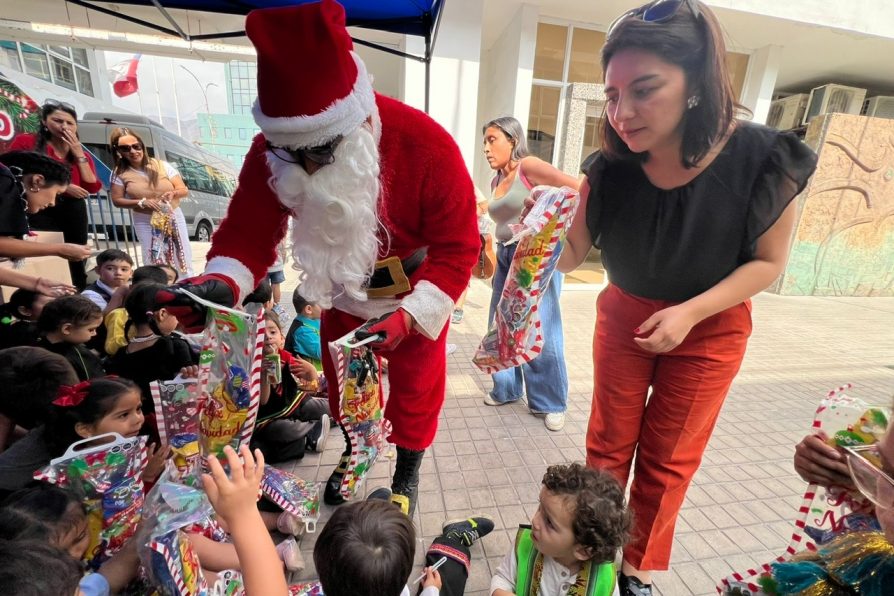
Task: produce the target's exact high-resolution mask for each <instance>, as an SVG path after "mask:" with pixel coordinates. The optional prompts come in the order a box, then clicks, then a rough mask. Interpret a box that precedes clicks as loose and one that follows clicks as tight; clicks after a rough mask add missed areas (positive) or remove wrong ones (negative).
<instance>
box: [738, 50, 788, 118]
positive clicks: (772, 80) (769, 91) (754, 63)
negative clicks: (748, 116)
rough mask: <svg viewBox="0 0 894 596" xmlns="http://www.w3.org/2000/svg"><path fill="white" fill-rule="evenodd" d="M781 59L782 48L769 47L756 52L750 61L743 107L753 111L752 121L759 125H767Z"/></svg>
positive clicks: (743, 94)
mask: <svg viewBox="0 0 894 596" xmlns="http://www.w3.org/2000/svg"><path fill="white" fill-rule="evenodd" d="M781 58H782V46H776V45H768V46H764V47H762V48H760V49H758V50H756V51H755V52H754V53H753V54H751V59H750V60H749V61H748V73H747V74H746V75H745V84H744V85H743V86H742V105H744V106H745V107H746V108H748V109H749V110H751V111H752V113H753V114H754V117H753V118H752V120H753V121H754V122H757V123H759V124H764V123H766V121H767V115H768V114H769V113H770V102H771V101H772V100H773V91H774V90H775V89H776V77H777V75H778V74H779V62H780V60H781Z"/></svg>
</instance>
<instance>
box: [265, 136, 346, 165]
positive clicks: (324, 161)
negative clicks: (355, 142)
mask: <svg viewBox="0 0 894 596" xmlns="http://www.w3.org/2000/svg"><path fill="white" fill-rule="evenodd" d="M343 138H344V137H342V136H341V135H339V136H337V137H335V138H334V139H332V140H331V141H329V142H328V143H326V144H325V145H319V146H317V147H306V148H303V149H286V148H285V147H277V146H276V145H273V144H271V143H270V141H267V150H268V151H270V152H271V153H273V155H275V156H276V157H277V158H279V159H281V160H283V161H286V162H288V163H296V164H301V163H304V161H305V160H307V161H312V162H314V163H315V164H317V165H321V166H328V165H329V164H331V163H335V150H336V149H337V148H338V145H339V144H340V143H341V142H342V139H343Z"/></svg>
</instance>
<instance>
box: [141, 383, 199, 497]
mask: <svg viewBox="0 0 894 596" xmlns="http://www.w3.org/2000/svg"><path fill="white" fill-rule="evenodd" d="M150 389H151V391H152V400H153V402H154V403H155V419H156V421H157V425H158V435H159V439H160V440H161V444H162V445H170V446H171V452H172V456H171V465H172V466H173V470H174V471H173V476H172V478H173V479H174V480H175V481H177V482H183V483H186V484H189V485H190V486H199V482H200V480H199V474H200V473H201V470H202V461H201V456H200V454H199V400H200V393H201V392H200V390H199V381H198V379H180V378H176V379H173V380H171V381H156V382H154V383H151V384H150Z"/></svg>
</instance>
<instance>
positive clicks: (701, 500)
mask: <svg viewBox="0 0 894 596" xmlns="http://www.w3.org/2000/svg"><path fill="white" fill-rule="evenodd" d="M288 274H289V277H290V278H291V277H292V276H293V272H288ZM294 283H295V282H294V281H291V280H290V281H289V282H287V283H286V284H285V287H286V288H289V289H291V288H292V287H294ZM489 293H490V290H489V288H488V287H487V286H485V285H484V284H483V283H481V282H477V281H476V282H474V283H473V284H472V289H471V291H470V292H469V296H468V300H467V302H466V308H465V312H466V317H465V320H464V321H463V322H462V323H460V324H459V325H453V326H452V329H451V332H450V337H449V339H448V341H450V342H452V343H455V344H457V350H456V352H454V353H453V354H452V355H450V356H449V357H448V361H449V367H448V387H447V400H446V402H445V407H444V410H443V411H442V413H441V422H440V428H439V431H438V435H437V439H436V441H435V443H434V446H433V448H432V449H431V450H430V452H429V454H428V455H427V456H426V458H425V461H424V463H423V466H422V476H421V484H420V490H421V492H420V499H419V507H418V509H417V513H416V518H415V521H416V527H417V529H418V532H419V537H418V539H419V544H418V548H417V559H419V560H420V561H421V558H422V553H423V552H424V549H425V547H426V546H427V545H428V543H429V542H430V541H431V539H432V537H434V536H435V535H437V534H438V533H439V531H440V527H441V523H442V521H443V520H444V519H446V518H453V517H459V516H462V517H464V516H466V515H467V514H468V513H469V512H472V511H477V512H484V513H487V514H489V515H491V516H492V517H493V518H494V520H495V522H496V530H495V531H494V532H493V533H492V534H491V535H489V536H487V537H486V538H485V539H484V540H482V541H481V543H480V544H476V545H475V546H474V547H473V549H472V557H473V562H472V571H471V575H470V577H469V582H468V585H467V591H466V593H467V594H470V595H476V596H477V595H484V594H487V588H488V586H489V582H490V576H491V572H492V571H493V570H494V569H496V566H497V565H498V564H499V562H500V560H501V558H502V557H503V555H504V554H505V553H506V552H507V551H508V550H509V549H510V548H511V547H512V540H513V537H514V532H515V528H516V527H517V525H518V524H519V523H525V522H526V521H527V520H529V519H530V516H531V515H532V514H533V512H534V509H535V508H536V502H537V495H538V491H539V479H540V477H541V476H542V474H543V472H544V470H545V468H546V466H547V465H549V464H552V463H559V462H567V461H573V460H582V459H583V457H584V450H583V445H584V433H585V429H586V424H587V416H588V413H589V406H590V392H591V389H592V378H591V377H592V360H591V357H590V345H591V341H592V332H593V322H594V319H595V296H596V289H595V288H592V287H590V288H587V287H583V286H575V285H573V284H566V286H565V291H564V292H563V295H562V314H563V317H564V329H565V346H566V349H565V351H566V359H567V363H568V372H569V377H570V395H569V404H568V422H567V424H566V427H565V429H564V431H562V432H558V433H553V432H550V431H548V430H546V428H545V427H544V426H543V421H542V419H539V418H535V417H533V416H532V415H530V414H529V413H528V411H527V409H526V407H525V406H524V405H523V404H511V405H507V406H503V407H500V408H493V407H488V406H485V405H484V404H483V403H482V402H481V399H482V397H483V395H484V394H485V393H486V391H487V390H488V389H489V387H490V380H489V378H488V377H487V375H484V374H482V373H480V372H478V370H477V369H476V368H475V367H474V366H473V365H472V363H471V361H470V359H471V355H472V353H473V351H474V349H475V347H476V346H477V343H478V340H479V339H480V336H481V335H482V334H483V332H484V329H485V323H486V317H487V312H486V308H487V304H488V300H489ZM284 294H285V295H284V299H283V301H284V302H286V303H288V300H289V294H288V293H284ZM753 317H754V333H753V335H752V338H751V342H750V345H749V349H748V354H747V356H746V358H745V362H744V364H743V366H742V370H741V372H740V373H739V376H738V377H737V379H736V381H735V383H734V384H733V387H732V390H731V392H730V395H729V397H728V399H727V402H726V404H725V406H724V408H723V411H722V413H721V415H720V420H719V422H718V424H717V427H716V429H715V432H714V434H713V437H712V439H711V442H710V445H709V447H708V450H707V451H706V453H705V457H704V461H703V465H702V467H701V469H700V470H699V472H698V473H697V474H696V476H695V480H694V482H693V484H692V486H691V488H690V489H689V493H688V496H687V499H686V503H685V505H684V507H683V510H682V511H681V514H680V518H679V521H678V524H677V534H676V540H675V544H674V550H673V560H672V564H671V570H670V571H667V572H663V573H659V574H658V575H657V576H656V580H655V585H656V587H657V590H656V593H659V594H662V595H665V596H671V595H673V596H676V595H688V594H714V593H715V590H714V585H715V583H716V581H717V580H718V579H719V578H720V577H722V576H726V575H727V574H728V573H730V572H731V571H732V570H741V569H745V568H748V567H752V566H753V565H754V564H756V563H761V562H765V561H766V560H768V559H770V558H771V557H773V556H775V555H777V554H780V553H781V552H782V550H783V549H784V547H785V545H786V544H787V543H788V539H789V537H790V536H791V530H792V520H793V519H794V515H795V510H796V507H797V506H798V504H799V503H800V499H801V496H802V494H803V491H804V488H805V484H804V483H803V481H801V480H800V479H799V478H798V477H797V476H796V475H795V473H794V471H793V468H792V463H791V461H792V455H793V453H794V449H793V447H794V444H795V443H796V442H797V441H798V440H800V438H801V437H802V436H803V435H804V434H805V433H806V432H807V431H808V429H809V426H810V421H811V420H812V417H813V412H814V409H815V407H816V404H817V402H818V401H819V400H820V399H821V398H822V396H823V395H824V394H825V393H826V391H828V390H829V389H831V388H834V387H837V386H839V385H841V384H843V383H845V382H850V383H853V384H854V385H855V387H854V389H853V391H851V393H852V394H853V395H855V396H858V397H863V398H864V399H867V400H868V401H874V402H876V403H882V404H889V403H890V398H891V395H892V394H894V370H892V369H894V334H892V333H891V329H894V299H888V298H803V297H780V296H775V295H770V294H761V295H760V296H758V297H757V298H755V300H754V313H753ZM340 443H341V439H340V435H339V434H338V432H337V431H332V435H331V437H330V442H329V444H328V446H327V449H326V452H325V453H323V454H322V455H321V456H320V455H315V454H309V455H307V456H306V457H305V458H304V460H302V461H300V462H296V465H295V466H294V470H295V472H296V473H298V474H299V475H300V476H302V477H304V478H306V479H318V480H325V479H326V477H328V475H329V473H330V471H331V469H332V468H333V467H334V465H335V463H336V461H337V460H338V456H339V453H340V451H341V446H340ZM382 464H385V465H382ZM382 464H377V465H376V468H375V469H374V470H373V471H372V477H371V479H370V484H369V485H370V486H380V485H384V484H387V482H388V478H389V477H390V472H391V470H390V469H389V468H393V459H391V460H387V459H386V460H382ZM328 509H329V508H327V507H324V511H323V520H325V519H326V518H327V517H328V515H329V514H330V513H331V511H329V510H328ZM314 537H315V535H313V534H311V535H307V536H305V538H304V540H303V541H302V550H303V551H304V554H305V559H306V561H307V564H308V568H307V569H306V570H305V571H304V573H303V574H302V575H301V578H310V577H314V570H313V557H312V550H313V543H314Z"/></svg>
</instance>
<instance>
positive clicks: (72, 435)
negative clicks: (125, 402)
mask: <svg viewBox="0 0 894 596" xmlns="http://www.w3.org/2000/svg"><path fill="white" fill-rule="evenodd" d="M86 382H87V383H89V387H88V388H87V396H86V397H85V398H84V399H83V401H81V402H80V403H79V404H78V405H76V406H57V405H55V404H51V405H50V416H49V420H48V421H47V424H46V430H45V431H44V439H45V440H46V442H47V444H48V445H49V446H50V451H51V452H52V456H53V457H57V456H59V455H62V454H63V453H65V450H66V449H68V446H69V445H71V444H72V443H74V442H75V441H80V440H81V439H83V438H84V437H82V436H80V435H79V434H78V433H77V431H75V426H76V425H77V424H96V423H97V422H99V421H100V420H102V418H103V417H104V416H106V415H107V414H108V413H109V412H111V411H112V410H113V409H114V408H115V404H117V403H118V400H119V399H121V397H122V396H124V395H125V394H126V393H129V392H131V391H137V392H139V391H140V388H139V386H138V385H137V384H136V383H134V382H133V381H131V380H130V379H125V378H124V377H98V378H95V379H90V380H89V381H86Z"/></svg>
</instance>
